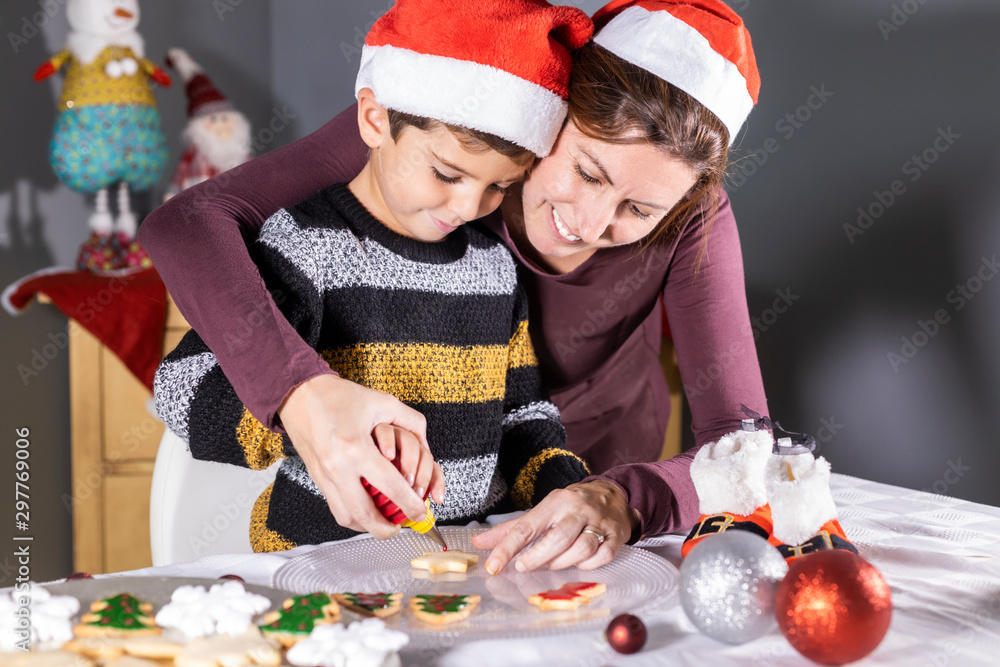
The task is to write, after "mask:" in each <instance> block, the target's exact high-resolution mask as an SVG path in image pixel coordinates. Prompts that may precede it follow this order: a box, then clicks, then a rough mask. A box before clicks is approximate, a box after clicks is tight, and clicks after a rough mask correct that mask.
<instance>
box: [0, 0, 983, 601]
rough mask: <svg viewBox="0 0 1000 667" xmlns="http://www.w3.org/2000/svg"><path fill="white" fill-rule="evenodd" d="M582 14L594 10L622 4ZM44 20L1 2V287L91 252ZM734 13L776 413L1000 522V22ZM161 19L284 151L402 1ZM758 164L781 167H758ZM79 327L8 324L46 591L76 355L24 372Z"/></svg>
mask: <svg viewBox="0 0 1000 667" xmlns="http://www.w3.org/2000/svg"><path fill="white" fill-rule="evenodd" d="M57 2H58V0H57ZM563 4H575V5H577V6H579V7H581V8H582V9H584V10H586V11H593V10H594V9H596V8H597V7H599V6H600V5H601V4H602V3H600V2H594V1H580V2H573V3H570V2H566V3H563ZM894 4H895V5H897V6H899V7H901V8H902V7H903V5H905V6H906V8H907V9H910V10H911V11H912V10H913V9H916V11H915V12H914V13H912V15H910V16H907V15H906V14H902V15H900V14H897V16H896V19H897V21H898V22H899V23H901V25H900V26H899V29H898V30H895V31H892V32H888V33H887V38H885V37H884V36H883V33H882V32H881V31H880V27H879V21H880V20H884V21H890V25H891V20H892V14H893V5H894ZM38 5H39V2H38V0H5V1H4V2H3V3H2V4H0V34H2V35H3V36H4V41H3V44H0V81H2V86H0V91H2V92H0V155H2V156H3V159H2V160H0V285H6V284H8V283H9V282H11V281H13V280H15V279H17V278H19V277H21V276H22V275H24V274H26V273H29V272H31V271H35V270H37V269H40V268H43V267H46V266H50V265H53V264H63V265H69V264H71V263H72V261H73V259H74V256H75V253H76V249H77V247H78V245H79V243H80V242H81V241H82V240H83V238H84V236H85V235H86V222H85V221H86V210H87V208H86V207H87V203H86V202H85V201H84V199H83V198H82V197H80V196H78V195H76V194H75V193H73V192H71V191H69V190H67V189H66V188H64V187H62V186H61V185H60V184H59V183H58V182H57V181H56V180H55V178H54V176H53V175H52V173H51V170H50V169H49V167H48V164H47V160H46V144H47V141H48V136H49V132H50V130H51V125H52V121H53V119H54V111H53V107H54V98H55V95H56V91H57V89H58V83H57V82H55V81H53V82H51V83H50V84H34V83H31V73H32V72H33V71H34V69H35V68H36V67H37V66H38V64H40V63H41V62H43V61H44V60H45V59H46V58H47V57H48V56H49V55H50V54H51V53H52V52H53V51H55V50H57V49H58V48H60V47H61V45H62V42H63V40H64V38H65V33H66V24H65V17H64V16H63V15H62V13H61V11H60V13H58V14H57V15H56V16H55V17H54V18H53V19H52V20H51V21H48V22H47V23H46V25H44V26H43V30H42V34H40V35H39V36H37V37H34V38H31V39H29V40H28V43H27V44H25V45H21V46H20V48H19V50H18V52H17V53H16V54H15V53H14V51H13V48H12V47H11V45H10V43H9V38H7V34H8V32H11V31H14V32H20V31H21V29H22V28H23V23H22V21H23V18H24V17H28V18H29V21H30V20H31V16H32V15H33V14H34V13H35V12H36V11H38ZM731 5H732V6H733V7H734V8H735V9H737V10H738V11H739V12H740V13H741V14H742V15H743V16H744V17H745V19H746V21H747V23H748V25H749V26H750V29H751V31H752V34H753V35H754V44H755V47H756V52H757V57H758V62H759V65H760V69H761V73H762V78H763V89H762V91H761V102H760V104H759V105H758V107H757V108H756V109H755V110H754V112H753V114H752V116H751V120H750V123H749V126H748V129H747V131H746V132H745V134H744V136H743V137H742V138H741V139H740V142H739V151H738V153H737V155H738V157H741V158H742V159H741V161H740V162H739V163H738V164H739V166H738V167H737V168H736V169H735V170H734V179H733V187H732V188H731V195H732V199H733V205H734V208H735V210H736V214H737V219H738V221H739V224H740V229H741V237H742V240H743V247H744V258H745V264H746V274H747V290H748V299H749V303H750V311H751V314H752V315H753V316H755V317H757V318H758V319H759V321H760V329H761V331H760V337H759V340H758V351H759V354H760V357H761V365H762V369H763V372H764V380H765V384H766V387H767V390H768V396H769V400H770V407H771V414H772V416H773V417H775V418H777V419H779V420H780V421H782V422H783V423H784V424H785V425H786V426H788V427H789V428H793V429H796V430H806V431H809V432H813V433H816V434H817V435H819V436H820V437H821V439H822V440H824V442H823V443H822V453H823V454H824V455H825V456H827V457H828V458H829V459H830V460H831V461H832V462H833V464H834V470H836V471H839V472H845V473H849V474H855V475H860V476H864V477H867V478H872V479H877V480H881V481H886V482H891V483H895V484H902V485H905V486H909V487H913V488H918V489H919V488H929V489H934V490H936V491H938V492H942V493H946V494H948V495H956V496H960V497H963V498H970V499H974V500H978V501H981V502H988V503H992V504H1000V487H998V485H996V484H995V483H993V480H992V473H993V471H994V470H996V469H997V458H998V457H1000V454H998V453H996V452H995V451H994V448H993V447H991V446H990V443H991V442H992V440H994V439H995V438H994V437H993V429H992V426H993V418H992V417H991V415H992V414H993V412H992V409H993V406H995V405H997V403H998V398H1000V386H998V380H997V378H998V377H1000V352H998V350H997V346H996V345H995V343H994V340H995V339H996V338H997V336H996V334H997V332H998V330H1000V299H998V296H1000V291H998V290H1000V281H990V282H986V283H984V284H983V286H982V288H981V290H980V291H979V292H977V293H976V294H975V296H974V297H973V298H972V299H971V300H969V301H967V302H966V303H965V305H964V306H963V307H962V308H961V309H958V304H957V303H955V302H954V300H955V299H953V301H952V302H949V300H948V295H949V292H950V291H951V290H953V289H955V287H956V285H959V284H962V285H965V284H967V283H968V281H970V280H971V279H973V278H974V277H976V273H977V271H979V270H980V266H981V264H982V259H981V258H982V257H984V256H985V257H987V258H992V256H993V255H994V254H1000V226H998V225H997V224H996V222H997V221H998V218H1000V194H996V192H998V190H997V189H996V188H995V187H991V185H992V183H991V181H992V180H994V179H995V177H996V176H997V172H998V171H1000V165H997V164H996V162H997V158H996V156H997V155H1000V133H998V132H997V131H996V120H995V118H996V109H997V108H998V106H1000V90H998V87H997V85H996V83H995V81H996V75H995V72H996V71H997V70H998V66H1000V47H998V46H997V45H996V35H998V34H1000V6H998V5H997V4H996V3H995V2H991V1H990V0H952V1H951V2H947V3H944V2H924V3H923V4H921V2H920V1H919V0H893V1H888V0H841V1H840V2H833V1H832V0H821V1H819V2H809V3H805V2H792V1H789V0H784V1H782V0H768V1H766V2H765V1H764V0H732V2H731ZM60 6H61V3H60ZM142 6H143V11H144V16H143V20H142V23H141V25H140V30H141V32H142V33H143V35H144V36H145V37H146V39H147V43H148V47H147V48H148V51H149V54H150V56H151V57H153V58H154V59H156V60H161V59H162V56H163V53H164V52H165V50H166V48H168V47H169V46H175V45H176V46H182V47H185V48H187V49H188V50H189V51H190V52H191V53H192V55H193V56H194V57H195V58H196V59H197V60H199V61H200V62H202V64H203V65H204V66H205V68H206V69H207V70H208V72H209V74H210V75H211V76H212V77H213V79H214V80H215V81H216V83H217V84H218V85H219V86H220V88H222V89H223V90H224V92H226V93H227V94H228V95H229V96H230V97H231V98H232V99H233V101H234V102H235V103H236V105H237V106H238V107H239V108H240V109H241V110H242V111H244V113H246V114H247V115H248V116H249V117H250V118H251V121H252V122H253V123H254V127H255V128H257V131H258V133H260V132H263V128H266V127H267V126H268V124H269V123H270V121H271V119H272V118H273V117H275V115H276V114H278V113H280V114H282V116H285V117H287V116H294V119H293V122H292V123H291V125H289V126H288V127H287V128H285V129H283V130H280V131H278V132H276V133H273V134H270V133H268V132H263V134H258V140H259V143H261V144H263V145H264V148H265V149H270V148H273V147H276V146H280V145H284V144H285V143H288V142H289V141H291V140H293V139H295V138H298V137H300V136H303V135H304V134H306V133H308V132H310V131H312V130H314V129H316V128H317V127H319V126H320V125H321V124H322V123H323V122H325V121H326V120H327V119H329V118H330V117H331V116H332V115H334V114H335V113H336V112H337V111H339V110H340V109H342V108H343V107H344V106H346V105H347V104H349V103H350V101H351V99H352V92H353V88H352V84H353V80H354V74H355V71H356V67H357V64H358V56H357V52H356V50H355V49H356V47H357V45H358V44H360V40H361V37H359V35H363V34H364V32H365V31H366V30H367V28H368V26H369V25H370V24H371V22H372V21H373V20H374V19H375V18H376V17H377V16H378V15H380V14H381V13H382V12H384V11H385V9H386V8H387V7H388V6H389V0H365V1H364V2H360V1H358V2H351V3H346V2H335V3H334V2H328V1H326V0H295V1H294V2H289V1H288V0H284V1H282V2H278V1H276V0H272V1H271V2H268V3H265V2H253V3H251V2H237V1H236V0H222V2H221V3H210V2H207V1H205V0H173V1H172V2H170V3H156V2H148V1H147V2H144V3H143V5H142ZM220 7H222V8H226V7H228V8H229V9H231V10H232V11H225V12H222V13H219V8H220ZM901 16H906V18H907V20H906V22H905V23H903V22H902V20H901V19H900V17H901ZM812 87H815V88H816V89H819V90H822V91H824V94H826V93H832V95H829V96H828V99H826V100H825V101H823V102H822V104H820V100H819V98H817V97H813V98H812V100H811V101H812V103H813V106H814V107H818V108H815V109H808V107H806V108H805V109H800V107H801V106H802V105H807V104H808V103H809V102H810V96H811V95H813V93H812V91H811V89H812ZM158 99H159V101H160V104H161V112H162V114H163V118H164V123H165V126H166V131H167V133H168V135H169V136H170V137H171V138H172V140H173V143H172V146H171V150H172V157H173V158H174V159H176V157H177V156H178V154H179V147H180V142H179V134H180V131H181V129H182V127H183V125H184V122H185V119H184V117H183V108H184V99H183V95H182V93H181V91H180V90H179V89H178V88H177V87H175V88H174V89H171V90H166V91H160V92H159V93H158ZM796 112H798V113H799V114H800V117H801V118H803V119H805V118H806V116H808V119H807V120H804V121H803V122H801V123H799V125H800V126H799V127H795V126H793V125H792V124H791V123H790V122H789V121H787V120H785V121H784V122H782V121H783V119H784V118H785V115H786V114H789V113H791V114H793V115H794V114H795V113H796ZM795 122H796V123H798V121H795ZM276 127H277V125H276ZM939 128H940V129H943V130H945V131H947V129H948V128H951V130H952V132H953V134H957V135H959V137H958V138H957V139H955V140H954V142H953V145H950V146H948V148H947V151H945V152H943V153H941V154H940V155H938V156H936V157H937V160H936V161H935V162H934V164H933V165H930V167H929V168H928V169H927V170H926V171H925V172H922V173H921V176H920V177H919V179H918V180H915V181H913V180H911V179H912V178H913V172H912V171H911V170H910V169H909V168H908V167H907V166H906V165H905V163H906V162H907V161H908V160H910V159H911V156H913V155H914V154H920V153H922V152H923V151H924V150H925V149H928V148H932V147H933V145H934V141H935V137H936V136H938V130H939ZM769 139H770V140H771V141H769ZM942 145H943V144H942V143H941V142H939V146H942ZM768 149H769V150H770V152H768ZM755 151H756V154H757V161H756V162H755V161H754V158H753V156H752V154H753V153H754V152H755ZM761 151H763V152H761ZM764 154H766V155H767V159H766V161H764V158H763V156H764ZM929 157H931V158H933V157H935V156H934V155H933V154H929ZM757 162H763V164H762V165H761V166H757V167H752V166H751V165H756V164H757ZM171 168H172V167H171ZM168 172H169V169H168ZM165 177H166V174H165ZM895 180H899V181H900V183H899V184H897V191H899V192H902V194H899V195H894V197H895V201H894V202H893V203H892V204H891V206H888V207H887V209H886V210H885V211H884V212H883V213H882V214H881V216H880V217H878V219H877V220H874V221H873V223H872V224H871V225H869V226H868V228H867V229H860V228H859V230H860V231H861V232H862V233H861V234H860V235H854V236H853V238H852V239H849V238H848V234H847V233H846V232H845V229H844V225H845V224H848V225H849V224H856V222H857V219H858V212H857V209H858V207H859V206H861V207H864V208H868V207H869V206H871V205H872V204H873V202H877V199H876V195H875V194H874V193H875V192H883V191H887V190H890V188H891V186H892V183H893V181H895ZM890 191H891V190H890ZM882 196H883V198H884V199H885V200H886V201H888V196H887V195H882ZM147 207H148V202H147ZM874 212H876V213H877V212H878V211H877V207H875V209H874ZM866 224H867V223H866ZM852 240H853V242H852ZM986 274H987V270H985V269H984V275H986ZM970 287H972V288H975V287H978V285H977V284H976V283H975V281H974V280H973V282H972V285H970ZM778 291H780V292H781V293H782V294H784V295H785V296H786V299H788V300H790V301H791V305H790V306H788V307H787V309H786V308H784V305H785V304H784V302H779V304H778V305H779V306H781V307H782V309H783V310H785V312H782V313H777V311H772V310H771V309H772V308H773V306H774V302H775V300H776V299H778V298H779V296H778V293H777V292H778ZM939 310H943V311H944V313H943V314H942V313H938V314H939V315H941V319H942V320H946V322H945V323H944V324H940V325H938V327H937V329H936V330H935V328H934V327H933V326H930V325H928V326H927V328H928V329H929V330H931V331H935V335H933V336H928V337H927V340H926V344H925V345H923V346H922V347H920V348H919V349H917V348H915V349H916V354H915V355H914V356H913V357H912V359H909V360H907V362H906V363H903V364H900V365H898V368H897V369H893V367H892V366H891V365H890V362H889V359H888V358H887V355H888V354H889V353H890V352H894V353H896V354H899V355H901V356H902V351H901V349H900V348H901V346H902V341H901V340H900V339H901V337H904V336H906V337H908V338H911V339H912V338H913V337H914V336H913V335H914V332H917V331H920V325H919V321H927V320H930V319H933V318H934V317H935V313H936V312H937V311H939ZM765 328H766V331H765V330H764V329H765ZM64 331H65V319H64V318H62V317H61V316H60V315H58V314H57V313H56V312H55V311H54V310H53V309H52V308H45V307H41V308H40V307H32V308H31V309H30V310H29V311H28V312H27V313H25V314H24V315H23V316H21V317H19V318H16V319H14V318H11V317H9V316H7V315H6V314H2V315H0V340H2V343H0V406H2V407H0V415H2V419H0V427H2V429H0V433H2V434H3V435H2V436H0V437H3V438H5V439H6V441H5V442H6V444H4V445H3V447H2V450H0V451H3V452H7V455H5V456H3V457H0V475H2V476H4V477H5V478H6V479H8V480H10V479H11V475H12V472H13V471H12V468H13V454H12V450H13V440H14V435H13V431H14V428H15V427H20V426H28V427H30V428H31V432H32V445H31V447H32V457H33V458H32V464H33V465H32V506H31V509H32V524H33V527H34V528H35V529H36V530H35V534H36V541H35V546H34V547H33V549H34V558H33V560H32V567H33V575H34V576H35V578H37V579H39V580H45V579H50V578H54V577H59V576H63V575H65V574H67V573H69V572H70V571H71V566H72V559H71V548H70V545H71V542H70V530H71V529H70V525H71V517H70V514H69V513H68V511H67V509H66V508H65V506H64V505H63V503H62V502H61V501H60V497H61V496H62V495H63V494H68V493H69V489H70V471H69V464H68V458H69V416H68V390H67V388H68V373H67V359H66V355H65V353H63V354H61V355H59V356H58V357H56V359H54V360H53V361H51V362H49V365H48V367H47V368H46V369H45V370H44V372H42V373H41V374H40V375H39V376H38V377H36V378H33V379H31V380H30V381H29V382H28V384H27V385H25V383H24V382H22V380H21V379H20V377H19V375H18V373H17V370H16V369H17V366H18V365H19V364H30V362H31V359H32V354H33V352H34V351H35V350H40V349H41V347H42V346H43V345H44V344H45V343H46V342H48V340H49V338H48V337H49V335H50V334H52V335H57V334H58V333H59V332H64ZM916 338H917V340H918V342H923V339H922V338H921V336H919V335H918V336H916ZM910 351H911V350H907V352H910ZM5 484H12V482H10V481H8V482H6V483H5ZM0 521H2V522H3V524H2V527H0V540H2V539H4V538H3V537H2V536H5V535H8V534H9V533H13V531H12V530H11V529H10V528H9V526H11V525H12V523H13V503H12V502H10V503H9V504H8V505H7V506H6V507H5V508H3V509H0ZM7 543H8V544H10V543H11V542H10V541H9V540H8V541H7ZM12 551H13V550H12V549H11V550H9V551H7V552H5V551H0V585H3V584H4V583H6V582H8V581H9V575H10V572H11V571H10V569H9V567H10V565H11V563H12V561H13V558H12V557H11V556H8V553H10V552H12ZM5 559H6V560H5Z"/></svg>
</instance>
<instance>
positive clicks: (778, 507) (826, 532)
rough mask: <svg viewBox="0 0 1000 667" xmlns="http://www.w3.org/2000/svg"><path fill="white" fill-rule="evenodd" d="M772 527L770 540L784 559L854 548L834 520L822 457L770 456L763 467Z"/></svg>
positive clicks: (826, 468)
mask: <svg viewBox="0 0 1000 667" xmlns="http://www.w3.org/2000/svg"><path fill="white" fill-rule="evenodd" d="M765 483H766V486H767V497H768V501H769V502H770V504H771V518H772V522H773V528H772V532H771V537H770V540H769V541H770V542H771V544H773V545H774V546H776V547H777V548H778V551H780V552H781V555H782V556H784V557H785V558H786V559H792V558H798V557H799V556H803V555H805V554H808V553H812V552H814V551H823V550H825V549H846V550H848V551H852V552H854V553H858V550H857V549H856V548H855V547H854V545H853V544H851V543H850V541H848V539H847V535H846V534H845V533H844V529H843V528H842V527H841V526H840V522H839V521H837V506H836V505H835V504H834V502H833V495H832V494H831V493H830V464H829V463H828V462H827V460H826V459H824V458H823V457H822V456H821V457H819V458H814V457H813V455H812V454H794V455H789V456H774V457H772V458H771V460H769V461H768V462H767V468H766V470H765Z"/></svg>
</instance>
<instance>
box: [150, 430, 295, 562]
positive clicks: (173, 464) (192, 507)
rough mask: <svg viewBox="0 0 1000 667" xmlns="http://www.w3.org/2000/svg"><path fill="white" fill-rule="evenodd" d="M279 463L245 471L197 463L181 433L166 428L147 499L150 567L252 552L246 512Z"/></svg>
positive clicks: (270, 480) (238, 468)
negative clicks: (176, 433) (266, 467)
mask: <svg viewBox="0 0 1000 667" xmlns="http://www.w3.org/2000/svg"><path fill="white" fill-rule="evenodd" d="M279 465H280V462H279V463H275V464H274V465H273V466H271V467H270V468H268V469H267V470H249V469H247V468H240V467H239V466H234V465H228V464H225V463H215V462H211V461H198V460H196V459H195V458H194V457H192V456H191V452H190V451H189V450H188V448H187V444H186V443H185V442H184V441H183V440H181V439H180V437H178V436H177V435H175V434H174V433H173V431H171V430H170V429H166V430H164V432H163V439H162V440H160V448H159V450H158V451H157V453H156V465H155V466H154V468H153V486H152V491H151V497H150V503H149V534H150V543H151V546H152V551H153V565H154V566H155V567H159V566H161V565H170V564H172V563H186V562H189V561H193V560H197V559H199V558H201V557H203V556H208V555H211V554H223V553H252V552H253V550H252V549H251V548H250V513H251V511H252V510H253V505H254V502H255V501H256V500H257V496H259V495H260V494H261V492H262V491H263V490H264V489H266V488H267V486H268V485H269V484H270V483H271V482H273V481H274V476H275V474H277V471H278V466H279Z"/></svg>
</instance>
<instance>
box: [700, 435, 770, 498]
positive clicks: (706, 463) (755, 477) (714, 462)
mask: <svg viewBox="0 0 1000 667" xmlns="http://www.w3.org/2000/svg"><path fill="white" fill-rule="evenodd" d="M773 447H774V438H773V437H771V434H770V433H768V432H767V431H735V432H733V433H730V434H729V435H724V436H722V437H721V438H719V440H718V442H710V443H708V444H707V445H705V446H704V447H702V448H701V449H699V450H698V453H697V454H695V456H694V460H693V461H692V462H691V479H692V481H694V488H695V489H696V490H697V491H698V503H699V507H700V510H701V513H702V514H718V513H720V512H732V513H733V514H741V515H748V514H752V513H753V511H754V510H755V509H757V508H758V507H760V506H761V505H763V504H765V503H766V502H767V489H766V487H765V486H764V466H765V465H767V461H768V459H770V458H771V450H772V448H773Z"/></svg>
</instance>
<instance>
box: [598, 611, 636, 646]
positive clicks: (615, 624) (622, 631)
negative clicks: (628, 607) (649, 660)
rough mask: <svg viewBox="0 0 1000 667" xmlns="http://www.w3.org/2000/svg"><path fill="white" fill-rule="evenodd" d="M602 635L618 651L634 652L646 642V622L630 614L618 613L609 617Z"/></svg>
mask: <svg viewBox="0 0 1000 667" xmlns="http://www.w3.org/2000/svg"><path fill="white" fill-rule="evenodd" d="M604 637H605V638H606V639H607V640H608V643H609V644H611V648H613V649H614V650H616V651H618V652H619V653H636V652H638V651H639V649H641V648H642V647H643V645H645V643H646V624H645V623H643V622H642V619H641V618H639V617H638V616H633V615H632V614H620V615H618V616H615V617H614V618H613V619H611V622H610V623H608V629H607V630H605V631H604Z"/></svg>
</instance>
